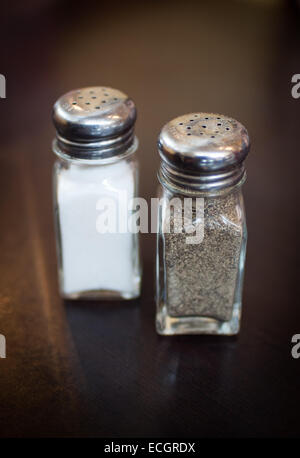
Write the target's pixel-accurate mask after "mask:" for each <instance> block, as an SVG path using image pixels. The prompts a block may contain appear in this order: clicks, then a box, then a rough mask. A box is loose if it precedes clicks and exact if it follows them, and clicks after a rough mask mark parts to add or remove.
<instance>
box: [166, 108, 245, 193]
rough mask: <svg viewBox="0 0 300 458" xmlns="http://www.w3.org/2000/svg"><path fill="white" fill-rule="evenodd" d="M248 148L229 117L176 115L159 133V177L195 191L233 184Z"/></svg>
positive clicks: (240, 130)
mask: <svg viewBox="0 0 300 458" xmlns="http://www.w3.org/2000/svg"><path fill="white" fill-rule="evenodd" d="M249 148H250V141H249V136H248V133H247V130H246V129H245V127H244V126H243V125H242V124H241V123H239V122H238V121H236V120H235V119H233V118H230V117H228V116H224V115H221V114H213V113H190V114H186V115H183V116H179V117H178V118H175V119H173V120H172V121H170V122H168V123H167V124H166V125H165V126H164V127H163V128H162V130H161V132H160V135H159V139H158V149H159V153H160V156H161V158H162V164H161V169H160V177H161V179H162V180H163V181H166V182H167V183H169V184H170V185H171V186H172V185H173V186H174V185H175V186H177V187H184V188H189V189H194V190H199V191H209V190H213V189H221V188H225V187H228V186H233V185H235V184H237V183H238V182H239V181H241V180H242V178H243V176H244V174H245V168H244V164H243V162H244V160H245V158H246V156H247V154H248V152H249Z"/></svg>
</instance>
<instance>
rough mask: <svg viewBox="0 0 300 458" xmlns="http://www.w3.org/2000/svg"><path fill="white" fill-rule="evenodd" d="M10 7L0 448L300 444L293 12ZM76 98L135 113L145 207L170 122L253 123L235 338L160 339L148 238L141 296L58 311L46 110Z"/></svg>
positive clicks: (1, 131) (249, 7) (253, 5)
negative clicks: (137, 441) (92, 95)
mask: <svg viewBox="0 0 300 458" xmlns="http://www.w3.org/2000/svg"><path fill="white" fill-rule="evenodd" d="M21 3H23V2H19V6H14V8H11V9H8V10H7V11H6V15H5V16H3V17H2V23H1V32H0V34H1V56H2V57H1V68H0V73H2V74H4V75H5V76H6V79H7V98H6V99H1V100H0V119H1V123H0V138H1V150H0V161H1V163H0V186H1V199H0V215H1V239H0V254H1V256H0V333H2V334H4V335H5V336H6V341H7V358H6V359H0V435H1V436H4V437H5V436H104V437H108V436H110V437H118V436H132V437H139V436H176V435H178V436H188V435H190V436H195V437H212V436H217V437H229V436H231V437H241V436H252V437H253V436H255V437H263V436H299V431H300V420H299V409H300V392H299V377H300V359H293V358H292V356H291V348H292V344H291V338H292V335H293V334H296V333H300V308H299V301H298V291H297V290H296V284H297V278H298V277H297V266H296V254H297V249H298V245H299V244H298V234H297V228H296V223H297V216H298V212H299V203H298V195H297V191H298V189H297V187H296V183H297V182H299V178H298V176H297V175H298V174H299V160H298V159H299V152H300V151H299V127H298V124H299V114H300V99H298V100H295V99H293V98H292V96H291V87H292V84H291V78H292V75H293V74H295V73H300V58H299V44H300V43H299V41H300V40H299V31H300V27H299V10H297V8H296V6H295V4H294V3H292V2H288V1H287V2H282V3H280V2H242V1H240V2H239V1H228V2H224V1H219V2H217V1H210V2H199V1H198V2H190V1H187V2H167V1H165V2H139V3H135V2H132V1H130V0H129V1H127V2H122V3H118V2H112V3H111V6H107V4H106V5H105V4H102V3H101V2H90V1H85V2H84V6H82V4H81V6H80V5H78V6H77V4H76V3H74V2H55V1H49V0H48V1H32V2H24V5H22V6H21ZM87 85H110V86H112V87H116V88H120V89H121V90H123V91H125V92H127V93H128V94H130V96H131V97H132V98H133V99H134V100H135V102H136V104H137V107H138V108H139V119H138V123H137V133H138V136H139V139H140V152H139V157H140V162H141V196H143V197H146V198H147V199H149V198H150V197H154V196H155V192H156V186H157V180H156V170H157V168H158V164H159V159H158V154H157V152H156V147H155V143H156V137H157V134H158V132H159V129H160V127H161V126H162V125H163V124H164V123H165V122H167V121H168V120H169V119H171V118H172V117H174V116H176V115H179V114H182V113H185V112H191V111H197V110H200V111H212V112H220V113H224V114H229V115H231V116H233V117H235V118H237V119H238V120H240V121H241V122H243V123H244V124H245V125H246V126H247V127H248V129H249V132H250V135H251V138H252V151H251V155H250V156H249V159H248V161H247V169H248V181H247V183H246V185H245V188H244V191H245V201H246V208H247V219H248V229H249V244H248V253H247V265H246V278H245V288H244V301H243V305H244V307H243V319H242V330H241V333H240V335H239V337H238V338H217V337H215V338H214V337H204V336H202V337H201V336H181V337H173V338H167V337H159V336H158V335H157V334H156V333H155V328H154V316H155V303H154V260H155V238H154V235H147V236H143V237H142V244H143V265H144V276H143V290H142V297H141V298H140V300H136V301H134V302H114V303H110V302H104V303H100V302H66V303H64V302H63V301H62V300H61V299H60V297H59V295H58V290H57V277H56V257H55V244H54V232H53V221H52V201H51V197H52V196H51V173H52V164H53V162H54V155H53V154H52V152H51V140H52V137H53V136H54V130H53V127H52V124H51V107H52V105H53V103H54V101H55V100H56V98H57V97H58V96H60V95H61V94H62V93H64V92H65V91H67V90H69V89H72V88H76V87H81V86H87ZM298 281H299V280H298Z"/></svg>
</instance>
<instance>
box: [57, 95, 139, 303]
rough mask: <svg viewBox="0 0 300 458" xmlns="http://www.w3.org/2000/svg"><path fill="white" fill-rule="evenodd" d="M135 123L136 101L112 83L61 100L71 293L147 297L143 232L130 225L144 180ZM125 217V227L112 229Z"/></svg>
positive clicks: (63, 239)
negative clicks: (132, 202) (142, 262)
mask: <svg viewBox="0 0 300 458" xmlns="http://www.w3.org/2000/svg"><path fill="white" fill-rule="evenodd" d="M135 120H136V108H135V105H134V103H133V101H132V100H131V99H130V98H128V97H127V95H125V94H124V93H122V92H120V91H119V90H116V89H111V88H108V87H87V88H83V89H78V90H74V91H71V92H68V93H67V94H65V95H63V96H62V97H61V98H59V99H58V100H57V102H56V103H55V105H54V109H53V121H54V125H55V127H56V131H57V135H56V138H55V140H54V141H53V151H54V153H55V154H56V155H57V160H56V162H55V165H54V206H55V223H56V236H57V253H58V264H59V283H60V291H61V295H62V296H63V297H65V298H70V299H80V298H87V299H89V298H91V299H98V298H99V299H101V298H104V299H105V298H107V299H111V298H112V299H114V298H116V299H132V298H136V297H138V296H139V294H140V284H141V268H140V256H139V240H138V234H136V233H132V232H130V231H129V230H128V227H127V226H126V220H127V217H128V214H127V207H126V205H127V202H128V201H130V199H132V198H134V197H136V196H137V185H138V163H137V161H136V158H135V152H136V150H137V145H138V141H137V138H136V137H135V135H134V124H135ZM108 210H109V211H110V213H107V214H106V212H108ZM120 219H121V220H122V223H125V224H123V226H122V228H121V229H120V226H119V225H118V226H117V225H115V227H112V223H113V225H114V223H115V222H116V220H118V223H119V222H120V221H119V220H120ZM106 220H109V221H108V222H109V224H108V226H107V228H105V227H104V226H105V221H106Z"/></svg>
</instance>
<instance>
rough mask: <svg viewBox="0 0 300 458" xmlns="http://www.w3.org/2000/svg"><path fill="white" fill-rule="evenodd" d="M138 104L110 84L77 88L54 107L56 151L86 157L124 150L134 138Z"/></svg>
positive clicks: (112, 153)
mask: <svg viewBox="0 0 300 458" xmlns="http://www.w3.org/2000/svg"><path fill="white" fill-rule="evenodd" d="M135 120H136V108H135V105H134V103H133V101H132V100H131V99H129V98H128V96H127V95H126V94H124V93H123V92H121V91H118V90H117V89H111V88H108V87H87V88H83V89H76V90H73V91H70V92H68V93H67V94H64V95H63V96H62V97H60V98H59V99H58V100H57V102H56V103H55V105H54V108H53V122H54V125H55V128H56V130H57V136H56V140H55V141H54V151H55V152H56V153H57V154H58V155H68V156H70V157H76V158H82V159H93V158H100V159H107V158H111V157H114V156H118V155H120V154H123V153H124V152H125V151H126V150H128V149H129V148H130V146H131V145H132V144H133V142H134V123H135Z"/></svg>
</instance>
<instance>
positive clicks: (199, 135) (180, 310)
mask: <svg viewBox="0 0 300 458" xmlns="http://www.w3.org/2000/svg"><path fill="white" fill-rule="evenodd" d="M249 147H250V143H249V137H248V133H247V130H246V129H245V128H244V126H243V125H242V124H240V123H239V122H238V121H236V120H234V119H232V118H230V117H227V116H223V115H219V114H211V113H191V114H187V115H183V116H180V117H178V118H176V119H173V120H172V121H170V122H169V123H167V124H166V125H165V126H164V127H163V129H162V130H161V133H160V135H159V140H158V150H159V153H160V156H161V166H160V170H159V173H158V178H159V181H160V185H159V198H160V205H159V214H158V235H157V285H156V299H157V312H156V328H157V332H158V333H159V334H162V335H172V334H223V335H233V334H237V333H238V331H239V328H240V318H241V297H242V285H243V274H244V265H245V251H246V240H247V229H246V220H245V211H244V204H243V196H242V188H241V186H242V184H243V183H244V180H245V167H244V160H245V158H246V156H247V154H248V151H249ZM185 209H190V212H187V215H188V216H187V215H186V214H185ZM189 216H190V218H189ZM180 222H181V223H182V224H181V227H179V226H180V224H179V225H178V223H180ZM175 223H176V224H175ZM193 234H194V235H193Z"/></svg>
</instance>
